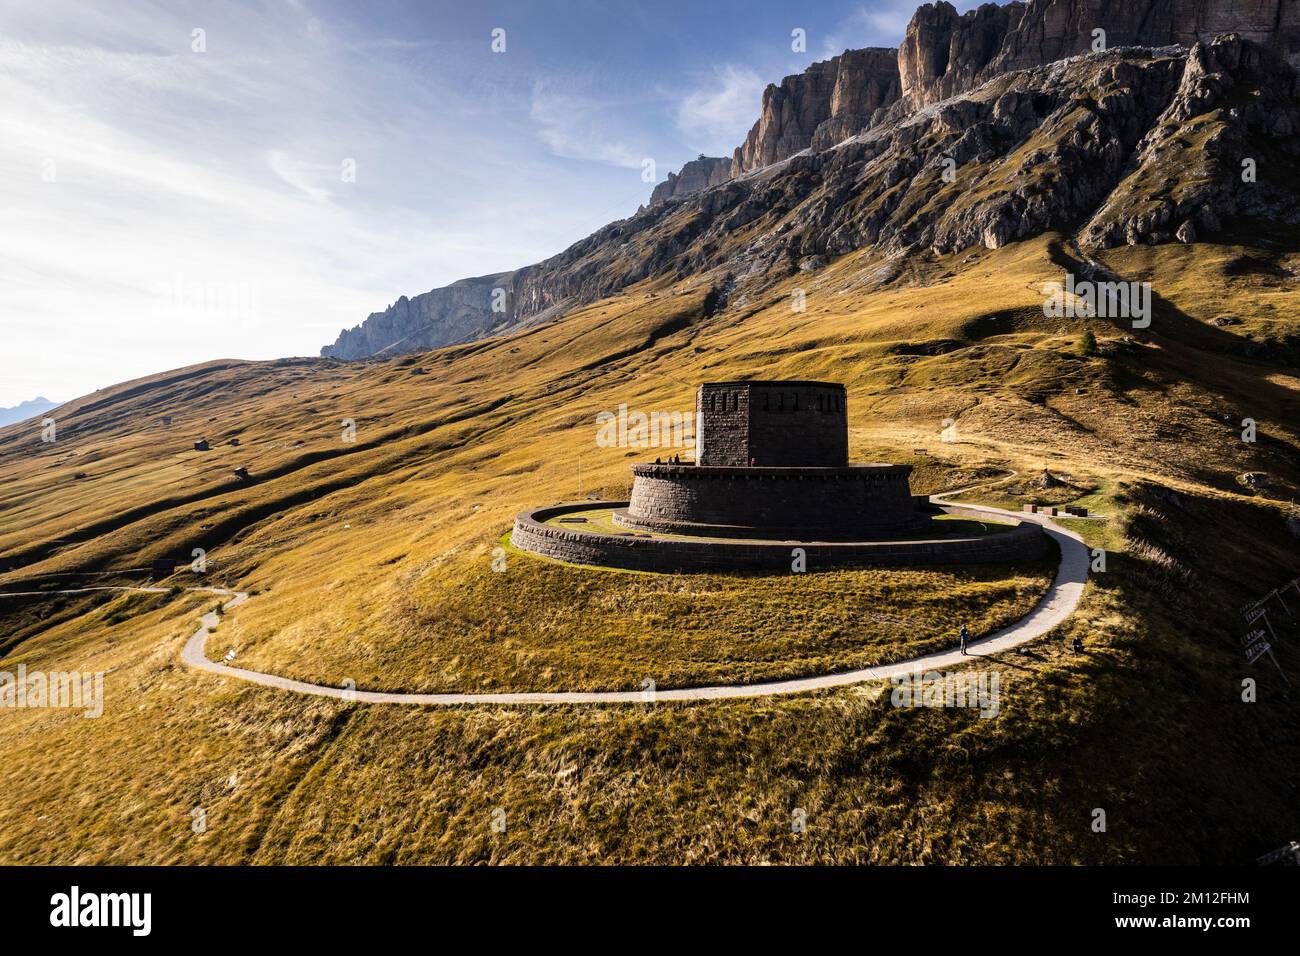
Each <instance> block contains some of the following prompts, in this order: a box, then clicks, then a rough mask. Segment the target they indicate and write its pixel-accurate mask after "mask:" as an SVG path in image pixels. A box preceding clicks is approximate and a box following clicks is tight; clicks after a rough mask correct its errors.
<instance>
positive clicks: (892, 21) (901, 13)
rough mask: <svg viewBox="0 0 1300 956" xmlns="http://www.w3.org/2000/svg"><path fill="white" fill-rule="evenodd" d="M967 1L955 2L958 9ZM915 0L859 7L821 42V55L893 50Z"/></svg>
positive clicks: (893, 0)
mask: <svg viewBox="0 0 1300 956" xmlns="http://www.w3.org/2000/svg"><path fill="white" fill-rule="evenodd" d="M970 2H971V0H958V2H957V4H956V6H957V7H958V8H959V9H960V8H961V7H963V6H969V5H970ZM918 5H919V4H918V3H917V0H880V2H877V3H873V4H872V5H871V6H870V7H859V8H858V9H856V10H854V11H853V12H852V13H851V14H849V15H848V16H847V17H845V18H844V20H843V21H841V22H840V24H839V25H838V26H837V27H836V28H835V29H834V30H832V31H831V32H830V33H827V34H826V36H825V37H824V38H823V39H822V55H823V56H825V57H832V56H839V55H840V54H841V53H843V52H844V51H845V50H858V49H861V48H863V47H868V46H897V45H898V44H899V43H900V42H901V41H902V39H903V34H904V33H905V32H906V30H907V25H908V23H910V22H911V20H912V15H913V14H914V13H915V12H916V8H917V6H918Z"/></svg>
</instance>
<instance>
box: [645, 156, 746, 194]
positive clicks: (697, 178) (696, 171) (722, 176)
mask: <svg viewBox="0 0 1300 956" xmlns="http://www.w3.org/2000/svg"><path fill="white" fill-rule="evenodd" d="M730 178H731V160H729V159H727V158H726V157H724V156H701V157H699V158H698V159H692V160H691V161H690V162H689V163H687V164H686V165H685V166H683V167H682V171H681V172H680V173H669V174H668V178H667V179H665V180H664V181H663V182H661V183H659V184H658V185H657V186H655V188H654V191H653V192H651V193H650V204H651V205H652V206H653V205H654V204H655V203H661V202H666V201H668V200H669V199H676V198H677V197H678V196H689V195H690V194H691V193H697V192H699V191H700V190H701V189H708V188H709V187H710V186H716V185H718V184H719V183H725V182H726V181H727V180H728V179H730Z"/></svg>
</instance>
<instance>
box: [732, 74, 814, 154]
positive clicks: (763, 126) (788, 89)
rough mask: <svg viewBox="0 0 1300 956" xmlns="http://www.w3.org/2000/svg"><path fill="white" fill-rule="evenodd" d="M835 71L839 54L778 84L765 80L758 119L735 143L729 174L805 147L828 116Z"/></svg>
mask: <svg viewBox="0 0 1300 956" xmlns="http://www.w3.org/2000/svg"><path fill="white" fill-rule="evenodd" d="M838 73H839V57H835V58H834V59H832V60H824V61H822V62H820V63H814V64H813V65H812V66H810V67H808V69H806V70H804V71H803V72H802V73H796V74H794V75H793V76H787V77H786V78H785V79H784V80H782V81H781V83H780V85H777V84H775V83H770V84H768V87H767V89H765V90H764V91H763V105H762V107H761V108H760V109H759V113H758V122H756V123H755V124H754V127H753V128H752V129H751V130H750V131H749V135H748V136H746V137H745V142H744V143H742V144H741V145H740V146H738V147H736V152H735V155H734V156H733V157H732V160H731V175H732V176H739V175H741V174H742V173H747V172H749V171H750V170H751V169H757V168H758V167H760V166H769V165H771V164H772V163H775V162H776V161H778V160H781V159H785V158H786V157H787V156H793V155H794V154H795V153H797V152H800V151H801V150H805V149H807V148H808V147H809V146H810V145H811V144H812V137H813V133H814V132H816V131H817V127H818V126H820V125H821V124H822V123H823V122H824V121H825V120H827V119H829V118H830V115H831V94H832V93H833V92H834V89H835V78H836V76H837V75H838Z"/></svg>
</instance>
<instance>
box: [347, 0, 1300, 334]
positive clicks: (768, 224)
mask: <svg viewBox="0 0 1300 956" xmlns="http://www.w3.org/2000/svg"><path fill="white" fill-rule="evenodd" d="M1112 8H1113V9H1112ZM1239 9H1242V8H1240V7H1238V6H1234V4H1233V3H1232V2H1229V0H1201V2H1199V3H1187V2H1177V3H1175V2H1172V0H1136V2H1135V3H1132V4H1129V5H1120V4H1116V3H1111V2H1110V0H1101V2H1100V5H1099V6H1098V4H1097V3H1095V2H1090V3H1088V4H1085V3H1084V2H1083V0H1030V2H1029V3H1019V2H1017V3H1011V4H1007V5H1005V6H998V5H996V4H985V5H984V6H982V7H980V8H978V9H976V10H973V11H970V12H968V13H966V14H962V15H959V14H957V12H956V10H955V8H953V7H952V6H951V4H948V3H937V4H927V5H925V6H923V7H921V8H920V9H919V10H918V11H917V13H916V15H915V16H914V17H913V19H912V22H911V24H909V27H908V30H907V36H906V38H905V40H904V43H903V45H902V47H901V48H900V50H898V51H894V50H889V49H880V48H874V49H868V50H858V51H847V52H846V53H845V54H842V55H841V56H839V57H835V58H833V59H831V60H828V61H824V62H823V63H818V64H814V65H813V66H812V67H810V68H809V70H808V71H806V72H805V73H804V74H800V75H799V76H797V77H787V78H786V79H785V80H783V81H782V83H781V84H779V85H775V84H774V85H772V86H769V87H768V90H767V91H766V92H765V94H764V98H763V104H764V108H763V111H762V114H761V115H760V117H759V120H758V122H757V123H756V124H755V125H754V127H753V129H751V131H750V134H749V136H748V137H747V138H746V141H745V143H744V144H742V146H741V147H740V148H738V149H737V150H736V153H735V155H734V156H733V158H732V160H731V166H730V170H729V172H730V178H723V177H722V174H721V169H722V165H723V164H724V163H725V160H718V159H712V160H709V159H708V158H707V157H705V158H702V159H700V160H694V161H692V162H693V163H694V164H696V165H695V166H694V167H692V164H691V163H688V164H687V167H690V168H689V171H688V169H683V171H682V174H680V175H679V176H677V177H675V178H670V180H669V183H670V184H671V185H669V184H660V187H666V188H659V187H657V188H656V194H657V195H658V196H659V199H658V200H657V201H652V203H651V204H650V206H648V207H646V208H643V209H642V210H639V211H638V212H637V213H636V214H635V215H634V216H631V217H629V218H628V219H625V220H621V221H619V222H615V223H611V224H610V225H608V226H606V227H604V228H602V229H600V230H598V231H597V232H595V233H593V234H592V235H591V236H589V237H587V238H586V239H583V240H581V241H579V242H578V243H575V244H574V245H573V246H571V247H570V248H569V249H567V250H565V251H564V252H562V253H560V254H559V255H557V256H554V257H552V258H550V259H548V260H545V261H544V262H541V263H538V264H536V265H533V266H528V267H525V268H523V269H520V270H516V271H515V272H512V273H503V274H502V275H500V276H494V277H486V278H485V279H481V280H464V282H462V283H456V284H454V285H453V286H449V287H447V288H446V289H438V290H433V291H432V292H429V293H425V294H424V295H422V296H416V297H414V298H413V299H410V300H405V299H402V300H399V302H398V303H397V304H396V305H394V306H392V307H390V308H389V309H388V310H386V311H385V312H383V313H377V314H375V315H372V316H371V317H370V319H367V321H366V323H364V324H363V325H362V326H360V327H358V328H357V329H353V330H350V331H349V332H345V333H343V335H342V336H340V340H339V342H338V343H336V345H334V346H329V347H327V348H326V349H324V350H322V354H326V355H334V356H335V357H339V358H356V357H361V356H363V355H366V354H377V353H380V352H384V353H391V352H393V351H413V350H418V349H427V348H432V347H436V346H437V345H445V344H454V343H455V342H463V341H471V340H473V339H475V338H480V337H483V336H484V335H486V334H495V333H497V332H501V331H505V330H508V329H510V328H513V327H518V326H519V325H521V324H526V323H531V322H536V321H541V320H543V319H545V318H548V317H550V316H553V315H557V314H560V313H562V312H563V311H565V310H566V309H568V308H571V307H572V306H574V305H576V304H580V303H585V302H589V301H593V300H594V299H597V298H600V297H603V296H607V295H611V294H614V293H616V292H618V291H619V290H621V289H623V288H625V287H626V286H628V285H630V284H632V283H635V282H638V281H641V280H642V279H646V278H649V277H651V276H667V277H671V278H677V279H681V278H686V277H688V276H699V275H705V274H713V275H712V278H709V279H708V280H707V281H710V282H714V283H716V284H717V287H718V289H719V291H720V298H721V299H725V297H726V295H727V294H730V293H732V292H733V291H734V290H735V289H736V288H737V287H740V288H741V296H740V297H741V298H743V295H744V291H743V290H744V288H745V287H748V286H761V285H762V284H764V283H767V282H771V281H775V279H777V278H780V277H781V276H784V275H788V274H789V273H790V272H791V271H792V270H795V269H798V268H800V266H801V264H802V266H803V267H805V268H807V267H815V262H816V261H817V260H818V258H819V257H823V256H834V255H839V254H843V253H846V252H850V251H853V250H855V249H860V248H863V247H865V246H874V247H876V248H877V249H878V251H879V252H880V254H881V256H882V257H888V256H894V257H898V256H902V255H905V254H918V253H925V254H943V253H946V252H951V251H956V250H960V249H962V248H967V247H969V246H973V245H982V246H986V247H990V248H996V247H998V246H1000V245H1004V244H1006V243H1007V242H1014V241H1017V240H1020V239H1026V238H1029V237H1032V236H1034V235H1037V234H1040V233H1042V232H1044V231H1047V230H1060V231H1063V232H1067V233H1069V234H1072V235H1075V236H1076V237H1077V239H1078V240H1079V241H1080V243H1081V244H1083V245H1085V246H1086V245H1089V244H1091V245H1097V246H1110V245H1116V244H1122V243H1130V244H1132V243H1139V242H1163V241H1173V240H1175V239H1177V240H1178V241H1195V240H1196V239H1197V238H1198V237H1203V236H1205V235H1208V234H1210V233H1213V232H1215V231H1216V230H1217V229H1218V228H1220V226H1221V224H1222V223H1223V222H1224V221H1225V220H1227V219H1231V218H1233V217H1237V216H1263V217H1266V218H1270V219H1273V220H1275V221H1283V222H1293V221H1296V208H1297V207H1296V201H1295V193H1294V186H1293V185H1292V184H1291V182H1290V181H1291V179H1293V178H1294V177H1293V176H1292V175H1291V171H1292V170H1294V168H1296V160H1297V155H1298V153H1300V148H1298V147H1300V142H1298V140H1300V112H1297V107H1298V106H1300V104H1298V103H1297V99H1296V97H1297V87H1296V78H1295V73H1294V70H1293V69H1292V68H1291V66H1290V65H1289V64H1290V63H1291V62H1292V61H1294V59H1295V52H1294V50H1293V49H1292V48H1293V47H1294V46H1297V45H1300V40H1297V37H1300V30H1297V27H1296V24H1297V16H1296V11H1297V9H1300V0H1259V2H1257V3H1249V4H1246V5H1245V12H1244V13H1242V14H1241V19H1242V20H1243V21H1244V22H1245V23H1246V26H1247V28H1248V29H1247V31H1246V35H1240V34H1233V35H1227V36H1223V37H1219V38H1217V39H1209V40H1195V39H1193V40H1192V41H1191V45H1190V48H1189V47H1188V46H1185V45H1183V44H1182V43H1181V42H1174V43H1168V42H1167V41H1168V40H1169V39H1170V38H1171V37H1173V38H1175V41H1177V40H1180V39H1187V38H1192V37H1194V36H1196V35H1198V34H1199V32H1200V31H1202V30H1203V29H1206V28H1208V27H1210V26H1217V25H1218V24H1220V23H1227V22H1232V20H1233V19H1234V16H1235V14H1234V11H1237V10H1239ZM1135 11H1137V12H1135ZM1085 13H1086V14H1087V15H1085ZM1094 16H1095V21H1094V20H1093V19H1092V18H1093V17H1094ZM1269 16H1272V17H1273V21H1272V26H1270V27H1267V28H1265V26H1266V25H1265V21H1267V20H1268V18H1269ZM1093 22H1096V23H1098V24H1100V26H1099V27H1093V26H1090V25H1089V24H1090V23H1093ZM1098 28H1100V29H1103V30H1105V31H1106V37H1107V49H1105V50H1102V51H1100V52H1092V51H1091V43H1092V36H1093V35H1092V30H1094V29H1098ZM1116 37H1122V38H1127V37H1137V38H1138V39H1142V38H1147V37H1149V38H1152V39H1154V40H1156V41H1159V42H1157V43H1148V44H1140V45H1136V46H1125V47H1116V46H1114V45H1113V41H1114V38H1116ZM1080 45H1082V47H1083V50H1084V51H1085V52H1083V53H1078V51H1077V50H1076V48H1077V47H1079V46H1080ZM1063 50H1067V51H1074V53H1075V54H1077V55H1068V54H1067V55H1066V58H1060V57H1056V56H1055V54H1056V53H1058V52H1060V51H1063ZM1046 57H1052V59H1044V60H1043V62H1041V63H1037V64H1034V63H1033V61H1035V60H1040V59H1043V58H1046ZM1026 63H1029V64H1031V65H1027V66H1025V65H1021V64H1026ZM1248 143H1249V144H1250V150H1251V152H1252V153H1255V154H1258V155H1257V156H1254V157H1244V151H1245V149H1246V145H1247V144H1248ZM1243 158H1253V159H1255V160H1256V161H1257V162H1262V163H1264V166H1265V168H1264V169H1263V170H1260V171H1259V174H1258V176H1257V178H1256V179H1255V180H1253V181H1251V182H1246V181H1244V180H1243V177H1242V176H1241V164H1242V161H1243ZM652 198H653V197H652ZM890 274H891V270H890V269H888V268H887V269H886V270H885V271H884V277H885V279H886V280H887V279H888V278H889V275H890ZM893 274H896V271H894V272H893ZM464 286H468V288H460V289H457V287H464ZM494 289H502V290H505V303H506V304H505V311H504V312H502V311H497V312H491V311H487V308H486V307H485V305H484V303H485V302H489V300H490V299H491V296H492V290H494ZM452 290H455V291H452ZM485 295H486V298H485ZM500 304H501V295H500V294H498V295H497V305H498V306H500ZM428 326H437V327H438V328H437V329H431V328H428Z"/></svg>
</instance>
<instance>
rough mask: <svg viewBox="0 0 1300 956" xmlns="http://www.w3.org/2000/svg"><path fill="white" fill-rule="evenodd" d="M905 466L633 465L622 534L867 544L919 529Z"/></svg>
mask: <svg viewBox="0 0 1300 956" xmlns="http://www.w3.org/2000/svg"><path fill="white" fill-rule="evenodd" d="M911 470H912V469H911V467H910V466H908V465H854V466H850V467H843V468H763V467H756V468H725V467H716V466H714V467H710V466H706V465H634V466H633V467H632V474H633V475H635V476H636V480H635V482H634V483H633V486H632V502H631V504H630V505H629V506H628V508H627V510H626V511H623V512H617V513H615V515H614V521H615V523H616V524H619V525H622V526H623V527H625V528H634V529H642V530H646V531H660V532H668V533H672V534H695V535H720V536H723V537H731V536H736V535H751V536H752V535H760V534H761V535H762V536H765V537H771V538H782V539H784V538H796V539H799V540H803V541H808V540H814V539H818V538H825V539H830V540H857V541H862V540H869V539H871V538H878V537H887V536H889V535H891V534H892V535H897V534H906V533H909V532H912V531H915V530H917V529H920V528H925V527H926V526H927V525H928V523H929V517H928V516H927V515H926V514H925V513H923V512H920V511H918V510H917V508H916V501H915V500H914V498H913V496H912V494H911V491H910V489H909V488H908V483H907V478H908V475H909V474H910V473H911Z"/></svg>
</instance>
